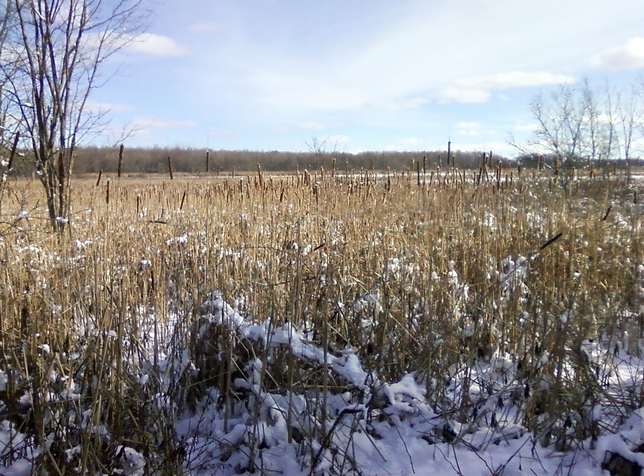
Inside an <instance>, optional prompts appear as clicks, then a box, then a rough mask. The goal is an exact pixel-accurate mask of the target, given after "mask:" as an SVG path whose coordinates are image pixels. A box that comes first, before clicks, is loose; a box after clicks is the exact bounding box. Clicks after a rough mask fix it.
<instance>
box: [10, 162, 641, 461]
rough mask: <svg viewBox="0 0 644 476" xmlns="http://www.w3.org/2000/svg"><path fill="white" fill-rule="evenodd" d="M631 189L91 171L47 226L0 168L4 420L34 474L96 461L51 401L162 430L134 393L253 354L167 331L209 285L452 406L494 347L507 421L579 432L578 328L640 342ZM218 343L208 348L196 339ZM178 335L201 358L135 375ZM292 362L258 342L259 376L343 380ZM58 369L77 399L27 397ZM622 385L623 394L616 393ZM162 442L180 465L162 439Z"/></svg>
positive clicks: (193, 381) (196, 307)
mask: <svg viewBox="0 0 644 476" xmlns="http://www.w3.org/2000/svg"><path fill="white" fill-rule="evenodd" d="M108 184H109V185H108ZM641 188H642V187H641V184H639V183H637V182H628V181H627V180H626V178H625V177H620V176H613V177H606V178H594V179H592V180H591V179H589V178H587V177H579V176H576V177H563V176H562V177H553V176H551V175H546V174H539V175H536V174H534V173H532V172H529V173H526V172H524V173H523V176H519V175H518V173H517V171H516V170H509V169H508V170H498V171H497V174H496V175H495V173H493V172H491V173H490V174H489V175H487V176H483V175H481V174H480V173H478V172H477V173H475V172H471V171H470V172H456V171H454V172H452V173H449V174H447V175H438V174H431V175H430V174H427V175H423V176H422V177H418V176H416V175H415V174H412V175H400V174H398V175H395V174H383V175H381V176H378V177H376V176H374V175H371V174H362V175H355V176H349V177H347V176H344V175H343V174H337V175H336V176H330V175H329V174H328V173H327V174H325V173H324V172H323V171H321V172H317V173H309V172H306V173H304V174H298V175H288V176H280V177H271V176H270V175H268V174H249V175H247V176H244V177H228V178H223V177H222V178H213V177H210V178H194V177H175V178H174V180H172V181H171V180H169V179H168V178H167V177H165V178H163V177H157V176H152V177H139V178H135V179H127V178H122V179H120V180H117V179H116V178H114V177H112V178H111V179H110V180H109V181H108V180H107V177H102V179H101V182H100V183H99V184H97V183H96V178H95V177H94V178H91V179H90V178H88V179H82V180H76V181H75V183H74V187H73V190H74V192H73V214H72V216H71V217H70V222H69V226H68V227H67V230H66V232H65V235H64V236H63V237H62V238H61V237H57V236H54V235H51V234H50V232H49V228H48V223H47V220H46V217H47V214H46V210H45V209H44V207H43V203H42V199H40V195H39V193H40V190H39V185H38V184H37V183H34V182H29V181H14V182H9V183H8V184H7V186H6V188H5V189H4V191H3V196H2V204H1V206H2V208H1V210H0V212H1V214H2V218H1V219H2V224H1V225H0V231H1V234H2V241H1V242H0V256H1V259H2V260H3V263H4V266H3V272H2V275H1V276H0V316H1V317H0V340H1V341H2V348H1V350H0V369H1V370H3V371H4V372H6V374H7V375H8V376H9V382H8V384H7V388H6V391H5V392H3V393H0V399H2V401H3V403H4V406H5V408H6V410H5V413H4V414H3V416H4V417H6V418H13V419H14V420H15V424H17V425H19V426H21V427H22V429H23V431H25V432H31V433H30V434H33V435H35V439H36V440H35V441H36V444H38V441H43V440H44V439H47V438H49V439H53V440H54V441H55V442H56V444H54V445H52V446H51V447H50V449H49V450H48V451H46V452H44V453H43V456H42V461H41V462H40V464H42V465H46V466H48V467H51V468H53V469H51V468H50V471H52V473H53V474H55V473H56V471H58V472H59V474H64V471H65V469H64V468H62V467H60V465H61V464H63V463H61V461H63V460H64V458H62V456H61V455H62V454H63V452H64V451H65V449H68V448H70V447H71V446H75V445H81V446H82V447H83V448H85V450H84V451H85V452H84V453H83V456H82V457H83V458H84V460H83V467H84V468H93V470H103V469H104V468H105V467H106V465H108V464H109V461H108V459H109V458H108V456H109V451H108V450H107V449H105V448H102V449H101V448H100V445H98V443H96V441H95V438H94V436H93V435H92V434H91V432H90V431H89V430H88V429H87V428H88V427H87V426H85V427H83V426H82V425H80V424H79V421H76V420H74V421H69V422H67V426H68V427H70V428H72V429H74V430H66V431H62V430H60V428H59V425H63V423H60V422H57V420H56V418H57V417H56V416H58V417H60V416H62V415H68V412H69V411H70V410H73V411H74V412H75V414H76V415H81V414H82V413H83V412H84V411H86V410H87V409H91V410H92V411H91V415H92V418H94V419H95V421H94V424H95V425H104V426H106V427H107V428H108V429H109V432H110V434H111V435H113V437H114V439H115V440H116V441H128V442H131V444H133V445H138V447H139V448H147V451H148V452H150V451H152V450H151V449H150V448H152V446H153V441H156V440H158V438H162V437H163V435H165V440H167V441H170V440H171V438H170V437H168V436H167V434H170V433H171V430H170V429H169V428H167V427H166V426H164V425H160V424H158V421H159V420H158V419H159V415H158V414H153V413H151V412H147V413H146V411H145V409H143V408H141V405H140V404H141V402H145V401H146V399H147V398H150V394H151V393H154V392H159V391H163V392H166V393H168V394H169V395H170V397H171V398H173V399H174V400H176V401H182V402H183V403H185V404H186V405H187V406H188V407H190V406H191V405H194V402H195V401H198V400H199V399H200V398H202V397H203V395H204V394H205V392H207V389H208V388H209V387H217V388H219V390H220V391H221V392H222V394H226V395H228V393H227V392H232V389H231V379H232V378H233V377H234V375H233V374H234V373H235V372H238V371H242V370H243V369H242V368H241V367H242V365H241V364H240V363H239V362H240V361H242V360H243V359H244V358H249V355H248V354H250V356H253V355H255V356H258V355H259V354H258V353H261V352H262V351H261V349H259V350H258V349H255V348H252V346H251V347H250V348H249V346H248V344H247V343H243V342H237V341H235V339H234V338H233V337H231V335H230V334H229V333H228V332H229V331H226V332H224V334H223V339H222V338H221V336H213V337H212V339H213V340H212V342H210V343H209V344H208V345H210V346H211V347H207V346H206V347H203V343H201V344H198V345H197V344H195V342H192V344H191V343H190V342H188V341H186V339H188V340H189V336H190V335H191V334H190V329H192V328H194V326H195V325H197V324H198V323H199V319H200V314H201V313H202V309H201V303H202V302H203V301H204V299H205V298H206V296H208V293H209V292H210V291H212V290H219V291H220V292H221V293H222V296H223V297H224V298H225V299H226V300H227V301H228V302H231V303H235V306H236V307H237V308H238V309H239V310H240V312H242V313H243V314H244V315H246V316H248V317H249V318H250V319H253V320H256V321H257V322H263V321H264V320H265V319H266V318H268V317H270V318H271V322H272V324H271V325H273V326H281V325H283V324H284V323H285V322H289V323H291V324H293V325H294V326H295V327H297V328H301V329H307V330H309V331H310V333H309V334H308V335H309V336H310V339H312V341H313V342H314V343H315V344H316V345H319V346H321V347H323V348H325V349H327V350H328V352H330V353H333V354H336V355H338V354H339V353H340V352H341V351H342V350H343V349H345V348H347V347H350V348H353V349H355V350H356V352H357V355H358V356H359V357H360V359H361V362H362V365H363V367H364V368H365V369H369V370H373V371H375V372H377V374H378V376H379V377H380V378H381V379H383V380H385V381H395V380H396V379H399V378H400V377H401V376H402V375H404V374H405V373H407V372H416V373H417V375H418V378H419V379H422V380H423V381H424V382H425V386H426V388H427V391H428V393H427V399H428V401H430V402H433V404H434V405H435V408H440V409H443V410H445V411H446V412H447V411H449V412H452V411H457V410H458V411H460V412H461V413H462V418H463V419H467V418H468V410H467V409H468V408H470V406H469V405H470V404H471V400H470V399H471V398H472V397H471V396H470V395H469V394H468V393H467V391H464V393H463V396H462V398H461V399H460V400H459V401H453V400H452V401H450V402H449V403H446V402H447V400H448V398H447V393H448V389H449V387H450V385H451V380H452V379H453V378H456V376H457V374H458V375H462V373H463V372H465V373H466V374H467V372H468V370H467V369H472V368H473V367H474V365H475V363H476V362H479V361H487V360H489V359H490V358H492V356H494V355H499V354H503V355H505V354H507V355H509V356H511V357H510V358H511V360H512V361H513V362H514V363H515V365H516V369H517V370H516V373H513V376H512V379H513V380H514V382H515V384H516V385H515V387H516V388H517V389H521V390H520V391H519V390H517V392H519V393H518V394H517V395H516V396H515V397H516V404H517V406H518V407H519V408H520V409H521V412H522V415H523V416H522V419H523V424H525V425H526V427H527V428H528V429H529V430H531V431H535V432H537V433H538V434H539V435H540V436H542V437H544V440H545V441H549V439H550V438H551V437H553V438H558V439H564V440H566V439H571V438H572V439H575V438H577V439H583V438H584V437H587V436H588V432H589V431H591V430H589V429H588V428H589V426H588V425H587V422H586V421H584V419H583V415H585V414H586V413H587V412H588V411H589V410H588V409H589V408H590V407H591V406H592V405H594V404H595V403H596V401H597V400H599V399H600V398H601V395H602V392H603V390H602V388H601V386H600V385H599V384H598V381H597V380H598V377H597V376H598V375H599V373H598V371H596V369H595V368H594V367H592V366H591V365H590V363H589V362H588V359H587V358H584V354H583V352H582V351H581V350H580V349H581V345H582V343H583V342H585V341H586V340H587V339H595V340H597V339H598V340H600V341H601V342H603V343H605V344H606V345H609V346H611V348H616V349H617V350H626V351H629V352H631V353H632V354H634V355H637V354H639V353H640V352H641V350H642V349H641V348H640V343H641V339H642V337H644V322H643V320H642V311H641V309H642V305H643V304H644V301H643V299H644V295H643V294H642V293H643V292H644V291H643V290H642V286H644V283H643V281H642V279H643V269H644V268H643V266H644V256H643V253H644V250H643V249H642V239H643V238H644V237H643V236H642V234H643V230H642V214H643V212H642V206H641V205H640V204H639V203H638V196H641ZM559 234H561V237H560V238H559V239H557V240H556V241H555V242H553V243H552V244H550V245H549V246H547V247H546V248H544V249H543V250H541V251H540V248H541V247H542V246H543V245H544V244H546V243H547V242H548V241H549V240H550V239H551V238H553V237H556V236H558V235H559ZM520 256H523V257H525V258H527V259H528V262H529V265H528V266H527V267H523V266H519V267H516V268H512V266H511V265H508V262H507V261H506V262H505V265H506V269H504V260H506V258H511V259H512V260H514V261H515V262H516V260H517V258H518V257H520ZM508 266H510V267H509V268H508ZM504 277H505V281H504ZM182 329H183V331H184V332H181V330H182ZM177 339H179V340H181V339H183V341H182V342H178V341H177ZM191 345H192V348H191V347H190V346H191ZM199 345H201V347H199ZM218 345H220V346H221V345H223V346H224V347H225V348H224V347H221V348H217V352H218V353H217V355H216V356H214V355H207V354H208V352H209V351H208V349H211V351H213V352H214V350H213V349H215V347H216V346H218ZM195 346H197V347H199V348H198V349H197V348H196V347H195ZM175 348H176V349H182V348H191V352H192V354H191V355H192V358H193V359H194V361H195V362H202V363H204V365H205V363H206V362H208V365H210V368H209V369H198V372H197V374H195V376H193V377H191V378H190V379H187V380H186V378H181V379H178V380H177V381H176V382H174V384H173V385H174V387H172V388H169V387H167V386H166V387H164V384H163V382H162V380H163V379H162V377H158V378H159V380H158V381H157V382H152V383H150V384H146V385H152V387H149V386H145V385H143V384H140V383H139V382H138V381H137V375H140V369H141V368H144V367H145V368H147V369H157V371H158V366H159V362H161V361H163V360H164V359H167V358H168V356H169V355H171V354H172V352H173V351H174V349H175ZM222 352H223V353H222ZM244 352H245V353H246V354H247V355H246V357H243V356H242V354H243V353H244ZM253 353H255V354H253ZM544 355H548V356H549V357H548V358H547V359H544ZM200 359H201V360H200ZM289 359H290V357H289V356H287V355H282V356H281V357H280V358H276V359H275V360H274V362H273V365H272V366H271V368H270V369H269V371H268V376H267V377H266V381H265V383H264V385H265V387H266V388H267V389H269V390H270V391H275V392H284V391H285V390H287V389H288V390H291V391H305V390H310V389H312V388H317V389H332V390H333V389H335V390H339V389H343V388H345V387H346V385H347V384H346V382H344V381H342V379H338V378H337V377H336V376H333V375H331V374H329V373H328V371H327V370H325V369H324V368H316V367H315V366H301V365H295V364H294V362H293V361H292V360H289ZM233 361H235V364H234V365H233V364H232V363H231V362H233ZM607 365H608V364H607ZM197 367H198V366H197ZM466 381H467V380H466ZM66 382H67V383H69V382H74V385H75V387H74V394H75V395H79V397H78V399H69V400H56V401H52V400H51V399H48V398H46V395H47V394H48V393H53V392H60V391H61V388H63V387H64V386H65V385H66ZM178 382H180V384H179V383H178ZM546 382H547V388H548V392H541V391H540V390H539V389H540V388H545V386H544V385H545V383H546ZM177 385H178V386H181V385H183V386H184V388H177ZM638 388H639V387H638ZM29 392H31V395H32V401H31V404H30V406H28V407H27V408H22V407H21V406H20V403H19V402H20V401H21V397H22V396H23V395H24V394H25V393H29ZM226 398H234V397H233V396H232V393H231V394H230V395H228V396H227V397H226ZM513 398H514V397H513ZM641 398H642V397H641V395H638V394H637V392H636V391H634V393H631V394H628V395H624V396H622V397H620V400H619V402H615V407H616V411H620V410H619V408H617V407H619V406H620V405H625V401H626V400H628V399H630V400H632V401H629V402H628V405H632V406H634V407H637V406H638V405H640V404H641V403H642V402H641ZM445 405H448V408H447V409H446V407H445ZM124 415H125V416H124ZM543 415H547V417H544V416H543ZM571 415H573V416H575V415H576V416H577V417H578V416H579V415H582V417H579V418H577V420H575V419H574V418H573V421H575V422H577V421H579V422H580V423H579V424H578V427H579V430H578V433H575V434H574V435H573V436H572V437H570V432H563V433H562V432H559V433H558V430H557V428H560V427H561V428H563V422H564V420H566V419H567V418H568V419H570V416H571ZM470 416H471V415H470ZM70 418H71V417H70ZM57 425H58V426H57ZM557 425H559V426H557ZM566 428H568V427H566ZM562 431H563V430H562ZM593 431H595V430H593ZM166 433H167V434H166ZM52 435H54V436H52ZM566 435H567V436H566ZM93 438H94V439H93ZM155 439H156V440H155ZM92 441H94V443H92ZM57 445H58V446H57ZM97 445H98V446H97ZM169 445H170V443H169ZM87 448H90V449H87ZM171 450H172V451H176V448H174V450H173V449H172V445H170V446H169V447H168V448H167V451H168V454H170V453H172V451H171ZM173 454H174V453H173ZM166 457H168V456H167V455H166ZM173 458H175V460H176V461H175V463H176V465H178V464H179V462H178V461H179V460H180V456H179V453H177V454H174V456H173ZM164 464H166V465H167V464H168V462H167V460H166V462H165V463H164ZM57 465H58V467H56V466H57ZM167 467H168V468H170V467H171V465H170V466H167ZM168 471H170V470H168ZM168 474H170V473H168Z"/></svg>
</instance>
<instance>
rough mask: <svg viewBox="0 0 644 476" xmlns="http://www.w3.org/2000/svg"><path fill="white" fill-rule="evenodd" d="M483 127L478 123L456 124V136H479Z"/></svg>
mask: <svg viewBox="0 0 644 476" xmlns="http://www.w3.org/2000/svg"><path fill="white" fill-rule="evenodd" d="M482 130H483V125H482V124H481V123H479V122H459V123H458V124H456V134H457V135H460V136H478V135H481V133H482Z"/></svg>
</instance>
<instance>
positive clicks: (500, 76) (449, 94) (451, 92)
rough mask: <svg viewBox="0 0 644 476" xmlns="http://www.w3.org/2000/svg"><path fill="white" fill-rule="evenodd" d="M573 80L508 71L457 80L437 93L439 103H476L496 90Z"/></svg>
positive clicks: (540, 73)
mask: <svg viewBox="0 0 644 476" xmlns="http://www.w3.org/2000/svg"><path fill="white" fill-rule="evenodd" d="M574 82H575V78H574V77H572V76H569V75H566V74H555V73H550V72H548V71H535V72H525V71H510V72H506V73H497V74H490V75H485V76H473V77H469V78H463V79H458V80H456V81H455V83H454V86H452V87H447V88H444V89H442V90H441V91H439V92H438V94H437V98H438V100H439V102H442V103H448V102H460V103H477V102H487V101H488V100H489V99H490V97H491V96H492V93H491V91H492V90H496V89H509V88H523V87H535V86H546V85H552V84H565V83H574Z"/></svg>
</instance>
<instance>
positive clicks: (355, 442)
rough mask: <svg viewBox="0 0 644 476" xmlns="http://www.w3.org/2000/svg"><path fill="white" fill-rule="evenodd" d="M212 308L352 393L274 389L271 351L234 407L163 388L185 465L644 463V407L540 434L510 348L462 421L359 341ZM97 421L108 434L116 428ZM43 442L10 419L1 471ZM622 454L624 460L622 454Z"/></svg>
mask: <svg viewBox="0 0 644 476" xmlns="http://www.w3.org/2000/svg"><path fill="white" fill-rule="evenodd" d="M515 266H516V265H515ZM365 299H366V298H365ZM203 312H204V314H203V316H202V320H201V321H200V322H201V327H200V329H199V331H198V333H199V335H201V336H204V335H206V334H207V333H208V332H209V331H210V330H212V329H213V328H221V327H224V328H227V329H228V330H230V331H232V332H234V333H235V334H236V335H237V336H238V337H239V338H241V339H247V340H248V341H251V342H255V343H258V344H261V346H263V348H267V349H286V350H287V351H288V352H290V353H291V355H292V356H293V357H294V358H295V359H297V361H301V362H302V363H306V364H307V365H314V366H317V367H320V368H322V367H324V368H328V369H330V370H331V372H333V374H334V375H337V376H338V377H339V378H342V379H344V381H345V382H346V384H347V391H345V392H343V393H336V394H332V393H328V394H326V395H321V394H309V395H304V394H289V393H287V394H277V393H270V392H268V391H265V390H264V386H263V385H262V379H263V378H264V377H265V375H264V373H263V365H264V362H265V361H262V360H261V359H259V358H253V359H249V360H248V361H247V362H246V363H245V372H244V373H243V377H238V378H236V379H235V381H234V387H235V390H236V392H237V393H238V395H240V397H239V400H238V402H237V403H236V404H233V405H231V406H229V407H228V408H224V407H225V405H222V404H221V395H220V394H219V393H218V391H217V390H215V389H214V388H210V389H209V390H208V392H207V394H206V395H205V396H204V397H203V398H201V399H200V400H199V401H198V402H196V404H195V407H194V408H191V409H188V408H178V406H177V404H176V402H172V401H171V400H170V399H168V398H165V397H162V396H159V398H157V399H155V400H154V401H151V402H150V404H151V405H157V406H159V407H160V411H161V412H163V413H164V414H165V415H168V416H171V418H173V423H172V424H173V425H174V429H175V431H176V438H177V441H178V442H179V444H180V447H181V449H182V451H183V452H184V465H183V466H184V467H183V470H184V474H187V475H192V476H210V475H222V476H227V475H231V476H232V475H234V474H240V473H243V472H253V473H254V474H265V475H272V474H284V475H290V476H297V475H311V474H314V475H327V474H328V475H332V474H352V475H354V474H355V475H365V476H384V475H396V476H399V475H401V476H402V475H411V474H418V475H441V476H446V475H466V476H478V475H481V476H489V475H501V474H503V475H505V476H511V475H523V474H526V475H557V474H558V475H601V474H604V475H605V474H608V472H607V471H605V470H603V469H602V463H608V462H609V460H610V458H611V457H613V459H614V458H616V457H617V456H614V455H620V456H621V457H623V458H626V459H628V460H630V461H634V462H638V463H639V464H641V465H642V466H643V467H644V454H642V453H636V452H634V450H635V449H636V448H637V447H638V446H639V445H640V444H642V443H643V442H644V409H642V410H637V411H635V412H633V413H632V414H631V415H630V416H629V417H628V418H627V419H626V421H625V422H620V421H619V420H620V418H619V417H618V416H616V415H615V412H614V411H613V412H611V411H609V410H608V409H606V408H604V407H603V406H602V405H601V404H599V405H598V406H597V407H596V408H595V409H594V410H593V411H594V416H593V418H597V419H598V423H599V424H600V425H602V427H603V428H604V430H605V431H604V432H603V434H602V436H600V437H599V438H596V439H591V438H589V439H588V440H587V441H583V442H581V443H580V444H579V445H578V447H575V448H568V449H567V450H566V451H563V452H561V451H557V450H556V449H555V445H550V446H548V447H543V446H542V445H541V444H540V439H539V436H538V435H534V434H532V433H529V432H528V431H526V430H525V428H524V427H523V426H522V415H521V413H520V411H518V407H517V406H515V405H513V403H512V401H513V399H516V398H517V392H518V393H521V392H522V391H523V390H522V389H521V388H520V384H519V383H518V381H517V379H516V378H515V372H516V364H514V363H513V362H512V360H511V359H510V358H508V356H502V355H498V354H495V355H494V356H492V358H491V359H489V360H486V361H481V362H480V363H478V364H476V366H475V369H473V371H472V372H471V373H469V374H468V381H469V382H470V391H469V392H470V393H469V394H470V398H471V403H470V406H472V407H476V408H477V411H476V413H475V414H474V415H475V416H474V418H472V415H473V414H472V413H471V412H468V415H469V416H468V418H466V419H461V418H460V417H459V415H458V412H457V411H454V410H453V409H451V410H449V411H441V405H440V403H437V402H428V401H427V399H426V398H425V395H426V388H425V385H423V384H421V383H419V381H418V377H417V376H416V375H414V374H407V375H405V376H404V377H403V378H402V379H401V380H400V381H398V382H393V383H387V382H382V381H380V380H379V379H378V376H377V375H375V374H374V373H373V372H369V371H368V369H364V368H363V366H362V364H361V362H360V360H359V358H358V356H357V355H356V354H355V352H354V351H353V350H352V349H346V350H345V351H344V352H343V353H342V354H340V355H331V354H330V353H328V352H325V351H324V350H323V349H321V348H319V347H317V346H315V345H313V344H312V343H311V342H309V341H308V340H307V338H306V334H305V333H304V332H302V331H301V330H298V329H295V328H293V327H292V326H290V325H288V324H286V325H284V326H281V327H278V328H275V327H273V326H272V325H271V323H270V320H267V321H266V322H264V323H256V322H253V321H251V320H250V319H248V318H246V317H245V316H243V315H241V314H240V313H239V312H238V311H237V310H235V309H233V308H232V307H231V306H230V305H229V304H228V303H226V302H225V301H224V300H223V299H222V297H221V295H219V294H218V293H212V294H211V296H210V297H209V299H208V300H206V302H204V304H203ZM584 345H585V347H584V352H585V354H586V356H587V357H588V358H589V359H591V360H593V361H596V362H603V363H604V364H605V363H606V361H607V360H609V361H610V366H611V368H612V370H611V371H610V372H607V373H606V378H607V385H619V384H623V385H632V384H633V383H634V381H638V382H639V385H640V386H641V375H640V374H641V371H642V368H643V365H642V361H640V360H639V359H636V358H634V357H630V356H628V355H626V354H622V353H618V354H615V353H614V352H607V349H605V348H604V347H603V346H602V345H601V344H599V343H595V342H586V343H585V344H584ZM269 354H270V353H269ZM269 354H267V355H269ZM267 358H268V359H269V360H270V357H267ZM191 366H192V362H191V361H190V358H189V356H188V355H187V353H185V352H184V353H182V354H179V355H178V356H177V355H174V356H171V355H166V356H165V358H164V359H162V361H161V362H159V366H158V369H159V371H160V376H161V380H162V387H163V386H165V388H166V389H168V388H169V387H171V386H172V385H173V384H176V381H177V378H179V377H180V376H181V375H182V374H183V373H184V372H186V371H188V372H189V371H191V370H194V369H193V367H191ZM144 367H145V366H144ZM152 372H153V369H152V368H148V369H147V371H144V372H143V373H142V374H141V375H140V380H141V382H142V383H143V384H145V383H146V382H147V381H148V380H149V379H150V376H151V374H152ZM453 378H454V384H453V385H452V386H451V391H452V392H453V395H451V398H457V397H458V395H459V394H460V393H462V390H463V381H464V375H459V374H458V372H457V373H455V374H454V376H453ZM6 383H7V375H6V374H5V373H4V372H0V392H2V391H4V390H5V385H6ZM68 389H69V392H68V393H67V394H66V395H65V396H64V397H65V398H70V399H74V398H76V397H77V395H75V393H74V385H73V382H70V384H69V386H68ZM25 398H26V399H28V398H29V397H28V395H25ZM61 398H62V396H61ZM322 406H324V409H325V413H324V414H323V413H322V411H321V408H322ZM92 431H93V432H95V433H97V434H100V433H101V432H102V433H105V432H106V430H105V428H94V429H93V430H92ZM103 436H104V437H105V438H109V435H107V434H104V435H103ZM34 448H35V447H34V445H33V442H31V441H29V438H27V437H26V436H25V435H24V434H22V433H21V432H19V431H17V430H16V427H15V425H14V424H13V423H11V422H10V421H9V420H8V419H5V420H3V421H2V422H1V423H0V462H1V463H2V464H3V467H2V469H0V474H2V475H4V476H27V475H31V474H33V473H32V469H33V462H34V460H35V459H36V458H37V457H38V455H39V453H40V450H39V449H34ZM79 452H80V448H79V447H76V448H72V449H69V450H67V451H66V455H67V457H68V459H69V461H70V462H73V461H74V458H75V457H77V456H78V453H79ZM116 458H117V459H118V461H119V463H118V464H116V467H118V468H120V469H118V470H115V471H116V472H113V473H111V474H124V475H134V476H139V475H140V476H142V475H144V474H154V471H153V470H152V469H151V464H149V462H148V461H146V458H145V457H144V456H143V455H142V454H141V453H139V452H137V451H136V450H135V449H134V448H131V447H127V446H119V447H118V449H117V453H116ZM617 458H618V457H617ZM612 464H613V466H614V467H615V466H619V461H617V460H614V461H613V463H612ZM157 467H158V466H157ZM616 474H636V473H616Z"/></svg>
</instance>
